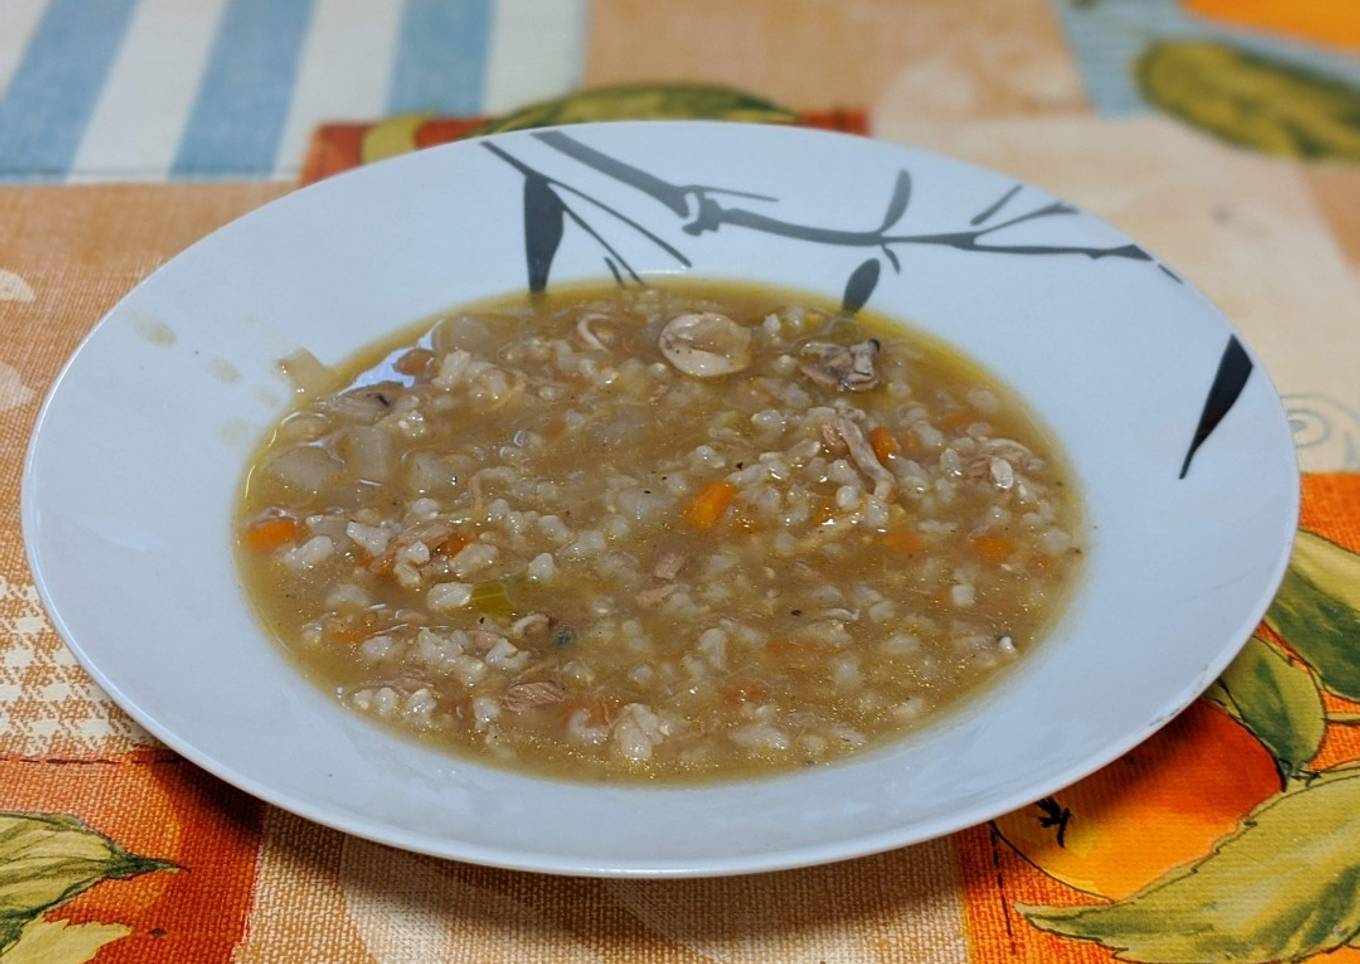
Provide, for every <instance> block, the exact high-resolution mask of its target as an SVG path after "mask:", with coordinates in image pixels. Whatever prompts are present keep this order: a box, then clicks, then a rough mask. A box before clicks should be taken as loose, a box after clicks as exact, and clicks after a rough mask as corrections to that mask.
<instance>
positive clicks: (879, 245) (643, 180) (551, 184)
mask: <svg viewBox="0 0 1360 964" xmlns="http://www.w3.org/2000/svg"><path fill="white" fill-rule="evenodd" d="M532 136H533V137H534V138H535V139H537V140H538V141H540V142H541V143H543V144H546V145H547V146H549V147H551V148H553V149H554V150H556V151H558V152H559V153H561V154H563V155H565V156H566V157H569V158H571V159H572V160H574V161H577V162H578V163H580V164H583V165H585V166H586V167H589V168H591V169H593V170H595V171H596V172H598V173H600V174H603V175H605V176H606V177H609V178H612V179H613V180H615V181H617V182H619V183H621V184H625V185H627V186H629V187H631V188H634V189H635V190H637V191H639V192H641V193H642V194H645V195H647V196H648V197H650V198H652V199H653V200H654V201H657V202H659V203H660V204H662V205H663V206H665V207H666V208H668V209H669V210H670V211H671V212H672V213H673V214H674V215H675V216H676V217H678V218H680V219H681V220H682V221H683V222H684V223H683V224H682V225H681V229H682V230H683V231H684V232H685V233H686V234H689V235H693V236H695V237H698V236H700V235H703V234H705V233H707V232H710V231H712V232H716V231H719V230H721V229H722V228H723V227H724V226H728V227H731V228H742V229H745V230H748V231H757V232H760V233H762V234H769V235H774V236H777V237H784V238H791V239H794V240H799V241H806V242H809V243H812V244H823V245H829V246H833V247H842V248H850V249H863V250H866V251H872V252H873V253H872V254H870V255H869V256H868V257H866V258H864V259H863V260H861V261H860V262H859V263H858V264H857V265H856V266H855V267H854V268H853V269H852V270H851V272H850V275H849V277H848V278H847V279H846V282H845V288H844V290H843V292H842V295H841V310H842V311H843V312H844V313H845V314H847V315H852V314H854V313H855V312H857V311H859V310H860V309H861V308H863V307H864V305H865V304H867V303H868V301H869V299H870V298H871V297H872V296H873V293H874V290H875V289H876V288H877V287H878V283H879V281H880V279H881V277H882V274H883V264H884V262H885V261H886V262H887V263H888V264H889V265H890V266H891V267H892V270H893V273H894V274H901V273H902V262H901V258H900V257H899V254H898V252H897V251H896V250H894V249H895V248H896V247H899V246H911V245H927V246H935V247H947V248H954V249H956V250H958V251H966V252H980V253H986V254H1010V255H1048V256H1057V255H1080V256H1084V257H1087V258H1090V259H1091V260H1092V261H1098V260H1101V259H1106V258H1113V259H1117V260H1128V261H1143V262H1147V263H1148V264H1150V265H1153V266H1155V267H1156V268H1158V269H1159V270H1160V271H1161V272H1162V273H1163V274H1164V275H1165V276H1166V277H1167V278H1169V279H1171V280H1172V281H1174V282H1176V283H1177V284H1179V283H1181V280H1180V278H1179V277H1177V276H1176V275H1175V274H1174V273H1173V272H1172V271H1171V270H1170V269H1168V268H1167V267H1166V266H1165V265H1162V264H1161V263H1160V262H1158V261H1156V260H1155V259H1154V258H1153V257H1152V255H1150V254H1149V253H1148V252H1147V251H1146V250H1144V249H1143V248H1142V247H1140V246H1139V245H1137V244H1133V243H1127V244H1117V245H1110V246H1104V247H1102V246H1093V245H1081V244H1071V245H1063V244H1033V243H1029V244H1027V243H1019V242H996V241H994V240H992V236H993V235H995V234H996V233H997V232H998V231H1002V230H1003V229H1006V228H1012V227H1015V226H1017V225H1020V224H1024V223H1027V222H1031V221H1038V220H1041V219H1044V218H1052V217H1061V216H1066V215H1074V214H1077V215H1079V214H1080V213H1081V212H1080V211H1078V210H1077V209H1076V208H1075V207H1073V206H1072V205H1070V204H1067V203H1065V202H1062V201H1052V202H1049V203H1046V204H1043V205H1041V206H1040V207H1037V208H1033V209H1031V210H1029V211H1027V212H1025V213H1023V214H1019V215H1015V216H1013V217H1010V218H1006V219H1004V220H1000V221H994V220H993V219H994V218H996V217H997V216H998V215H999V214H1000V213H1001V212H1002V211H1003V210H1004V209H1005V208H1006V207H1008V206H1009V205H1010V204H1011V202H1012V201H1014V200H1015V199H1016V197H1017V196H1018V195H1019V194H1020V192H1021V190H1022V185H1020V184H1015V185H1012V186H1011V187H1009V188H1007V189H1006V191H1005V192H1003V193H1002V194H1001V196H1000V197H998V198H997V199H996V200H994V201H992V202H991V203H989V204H988V205H987V206H986V207H984V208H983V209H982V210H981V211H979V212H978V213H977V214H975V215H974V216H973V217H972V218H970V219H969V221H968V227H967V228H966V229H962V230H958V231H945V232H931V233H925V234H911V233H896V232H895V230H894V229H896V228H897V226H898V223H899V222H900V221H901V220H902V218H903V217H904V215H906V213H907V208H908V206H909V205H910V203H911V195H912V179H911V174H910V172H908V171H907V170H906V169H905V168H903V169H901V170H899V171H898V173H897V177H896V179H895V181H894V183H893V186H892V191H891V192H890V194H889V196H888V203H887V206H886V208H885V210H884V213H883V217H882V218H881V219H880V221H879V223H878V224H877V226H875V227H873V228H868V229H864V230H849V229H844V228H826V227H820V226H817V225H811V224H800V223H797V222H793V221H785V220H781V219H779V218H776V217H772V216H770V215H768V214H763V213H761V212H759V211H754V210H751V209H750V208H748V207H742V206H740V205H739V204H734V203H732V202H730V201H727V202H724V200H722V199H730V198H738V199H744V200H746V201H758V202H763V203H778V198H774V197H771V196H769V195H766V194H757V193H753V192H750V191H743V190H735V189H732V188H725V187H715V186H713V185H705V184H676V183H672V182H670V181H667V180H665V179H664V178H660V177H657V176H656V175H654V174H651V173H649V172H648V171H645V170H643V169H642V168H640V167H637V166H635V165H633V164H629V163H628V162H626V161H622V160H619V159H618V158H615V157H611V156H610V155H608V154H605V153H604V152H602V151H599V150H597V149H595V148H593V147H590V146H589V145H587V144H585V143H583V142H582V141H580V140H578V139H577V138H575V137H572V136H570V135H568V134H565V133H563V132H562V131H551V130H550V131H540V132H538V133H535V134H533V135H532ZM482 147H484V148H486V149H487V150H488V151H490V152H491V153H492V154H494V155H495V156H496V157H498V158H500V159H501V160H502V161H504V162H505V163H506V164H508V165H510V166H511V167H513V168H514V169H515V170H517V171H518V172H519V173H520V174H521V175H522V176H523V177H524V248H525V252H524V253H525V262H526V265H527V268H528V276H529V277H528V280H529V290H530V291H531V292H533V293H539V292H542V291H544V290H545V289H546V288H547V285H548V278H549V275H550V274H551V272H552V263H553V259H554V258H555V257H556V255H557V250H558V248H559V247H560V246H561V243H562V238H563V235H564V234H565V230H566V225H567V222H569V221H570V222H571V223H572V224H575V225H576V226H577V227H579V228H580V229H581V230H582V231H584V232H585V233H586V234H587V235H589V236H590V238H591V239H592V240H594V242H595V243H596V244H597V245H599V247H600V249H601V252H602V257H603V260H604V264H605V267H606V268H608V269H609V272H610V274H611V275H613V277H614V280H615V281H616V282H617V283H618V284H620V285H626V284H628V283H629V282H632V283H634V284H638V285H642V284H644V282H643V280H642V277H641V276H640V275H639V274H638V272H637V270H636V269H635V268H634V267H633V266H632V264H630V263H629V262H628V260H627V258H625V257H624V255H623V254H622V252H620V251H619V250H618V248H616V247H615V246H614V245H612V244H610V242H609V241H608V240H607V239H606V238H605V237H604V236H603V235H602V234H601V233H600V231H599V230H598V229H597V228H596V227H595V226H594V225H592V224H591V223H590V221H589V220H588V219H587V218H586V217H585V215H584V214H582V211H583V210H586V209H593V210H594V211H597V212H600V213H602V214H604V215H607V216H608V217H609V218H611V219H613V220H614V221H617V222H618V223H620V224H623V225H625V226H627V227H628V228H629V229H631V230H632V231H633V232H635V233H636V234H637V235H639V236H640V237H642V238H644V239H646V240H647V241H648V242H649V243H650V244H652V245H654V246H655V247H656V248H658V249H659V250H661V251H663V252H665V254H666V255H668V256H669V257H670V258H672V259H673V260H674V261H675V262H676V263H677V264H679V265H681V266H683V267H686V268H688V267H690V266H691V262H690V260H689V259H688V258H687V257H686V256H685V255H684V253H682V252H681V251H680V250H679V249H678V248H676V247H675V246H674V245H672V244H670V243H669V242H667V241H666V240H665V239H664V238H662V237H660V236H659V235H657V234H656V233H655V232H653V231H651V230H649V229H648V228H646V227H645V226H644V225H642V224H641V223H640V222H639V221H637V220H636V219H634V218H632V217H629V216H628V215H626V214H624V213H623V212H622V211H620V210H618V209H617V208H616V207H613V206H612V205H609V204H606V203H605V202H603V201H601V200H599V199H598V198H595V197H592V196H591V195H589V194H587V193H586V192H584V191H582V190H580V189H579V188H577V187H574V186H573V185H571V184H569V183H567V182H566V181H563V180H560V179H558V178H556V177H552V176H550V175H548V174H545V173H543V172H542V171H539V170H538V169H536V168H534V167H532V166H531V165H529V164H527V163H526V162H524V161H523V160H521V159H520V158H518V157H516V156H515V155H513V154H511V153H510V152H509V151H507V150H505V148H503V147H501V146H500V145H498V144H495V143H492V142H490V141H483V142H482ZM576 202H580V203H579V204H577V203H576ZM989 222H990V223H989ZM1251 369H1252V362H1251V359H1250V358H1249V357H1248V356H1247V354H1246V351H1245V350H1244V349H1243V348H1242V345H1241V343H1240V342H1239V341H1238V340H1237V338H1236V337H1235V336H1234V337H1232V338H1231V339H1230V340H1229V342H1228V346H1227V348H1226V349H1225V350H1224V353H1223V356H1222V358H1221V359H1220V360H1219V366H1218V372H1217V374H1216V375H1215V377H1214V381H1213V383H1212V385H1211V387H1210V390H1209V395H1208V397H1207V398H1206V399H1205V403H1204V408H1203V410H1202V411H1201V413H1200V418H1199V423H1198V425H1197V427H1196V429H1195V433H1194V437H1193V439H1192V441H1191V443H1190V448H1189V451H1187V452H1186V454H1185V460H1184V462H1183V463H1182V465H1181V471H1180V478H1185V475H1186V473H1187V472H1188V471H1189V469H1190V463H1191V461H1192V460H1193V459H1194V456H1195V453H1196V452H1197V451H1198V450H1199V448H1200V446H1201V445H1203V444H1204V441H1205V439H1207V438H1208V437H1209V435H1210V434H1211V433H1212V432H1213V431H1214V429H1215V428H1217V426H1218V424H1219V423H1220V422H1221V421H1222V420H1223V418H1224V416H1226V415H1227V413H1228V411H1229V410H1230V409H1231V408H1232V406H1233V404H1234V403H1235V402H1236V401H1237V398H1238V396H1239V395H1241V393H1242V389H1243V387H1244V386H1245V385H1246V382H1247V378H1248V376H1249V375H1250V374H1251Z"/></svg>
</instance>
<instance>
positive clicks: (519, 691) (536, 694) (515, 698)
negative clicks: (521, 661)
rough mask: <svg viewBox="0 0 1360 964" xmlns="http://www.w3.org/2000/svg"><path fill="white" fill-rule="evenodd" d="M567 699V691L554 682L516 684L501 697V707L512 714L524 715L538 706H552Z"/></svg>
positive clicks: (538, 681) (542, 681)
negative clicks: (526, 711)
mask: <svg viewBox="0 0 1360 964" xmlns="http://www.w3.org/2000/svg"><path fill="white" fill-rule="evenodd" d="M566 698H567V691H566V690H564V689H563V688H562V687H561V686H560V685H558V684H557V683H554V682H553V681H552V680H535V681H534V682H532V683H516V684H515V685H513V686H511V687H508V688H507V689H506V691H505V695H504V696H502V697H501V706H503V707H505V709H507V710H509V711H510V712H511V713H523V712H524V711H525V710H528V709H533V708H534V707H536V706H552V705H553V704H554V703H561V702H562V701H563V700H565V699H566Z"/></svg>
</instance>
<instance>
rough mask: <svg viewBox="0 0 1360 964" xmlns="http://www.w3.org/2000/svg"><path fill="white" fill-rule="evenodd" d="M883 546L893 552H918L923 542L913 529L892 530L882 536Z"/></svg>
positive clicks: (923, 545)
mask: <svg viewBox="0 0 1360 964" xmlns="http://www.w3.org/2000/svg"><path fill="white" fill-rule="evenodd" d="M883 544H884V545H885V546H887V547H888V548H889V549H891V550H893V551H894V552H920V551H921V550H922V549H923V548H925V542H924V541H923V540H922V539H921V536H920V534H919V533H918V532H917V531H916V530H915V529H905V528H903V529H893V530H892V531H890V532H885V533H884V534H883Z"/></svg>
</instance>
